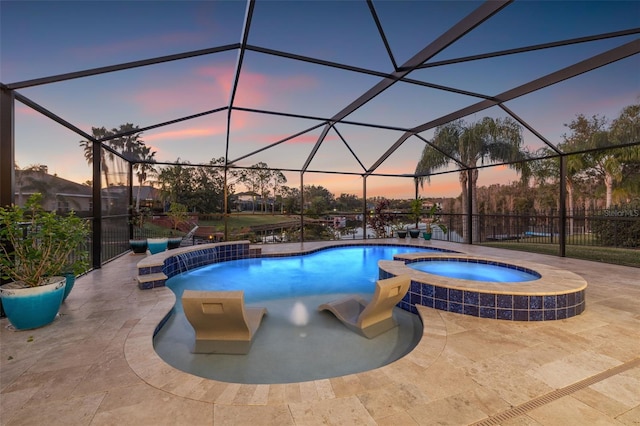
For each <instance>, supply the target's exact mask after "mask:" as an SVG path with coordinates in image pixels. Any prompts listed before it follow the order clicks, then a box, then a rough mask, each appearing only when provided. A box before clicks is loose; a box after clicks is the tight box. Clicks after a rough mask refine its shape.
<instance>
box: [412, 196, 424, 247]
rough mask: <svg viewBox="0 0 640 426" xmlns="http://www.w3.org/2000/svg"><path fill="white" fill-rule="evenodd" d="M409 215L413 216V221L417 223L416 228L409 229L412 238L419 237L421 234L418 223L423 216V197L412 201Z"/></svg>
mask: <svg viewBox="0 0 640 426" xmlns="http://www.w3.org/2000/svg"><path fill="white" fill-rule="evenodd" d="M409 217H410V218H411V221H412V222H414V223H415V228H412V229H409V235H410V236H411V238H418V236H420V229H418V223H419V222H420V218H422V198H420V197H418V198H416V199H415V200H412V201H411V210H410V211H409Z"/></svg>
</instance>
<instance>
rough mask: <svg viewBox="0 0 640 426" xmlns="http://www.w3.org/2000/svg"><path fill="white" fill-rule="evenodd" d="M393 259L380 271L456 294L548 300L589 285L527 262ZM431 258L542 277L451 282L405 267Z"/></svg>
mask: <svg viewBox="0 0 640 426" xmlns="http://www.w3.org/2000/svg"><path fill="white" fill-rule="evenodd" d="M394 258H395V259H397V260H381V261H380V262H378V265H379V266H380V267H382V266H384V268H385V270H386V271H388V272H391V273H393V274H394V275H400V274H406V275H409V276H410V277H411V279H412V280H416V281H420V282H427V283H431V284H435V285H439V286H446V287H448V288H453V289H457V290H473V291H478V292H485V293H494V294H523V295H525V294H526V295H529V296H531V295H534V296H547V295H557V294H566V293H571V292H576V291H580V290H584V289H586V288H587V281H586V280H585V279H584V278H582V277H581V276H580V275H578V274H576V273H574V272H571V271H567V270H563V269H559V268H555V267H552V266H547V265H542V264H540V263H534V262H528V261H521V260H518V261H514V260H509V261H508V262H503V261H499V260H497V259H494V258H490V257H485V256H474V255H470V254H465V253H445V254H437V253H435V254H434V253H428V254H425V253H405V254H399V255H396V256H394ZM428 258H456V259H473V260H477V261H484V262H486V263H488V264H495V263H498V264H507V265H515V266H519V267H521V268H525V269H529V270H532V271H535V272H537V273H538V274H540V278H539V279H537V280H533V281H526V282H522V283H517V282H513V283H493V282H481V281H469V280H462V279H456V278H448V277H443V276H439V275H434V274H430V273H428V272H423V271H418V270H416V269H413V268H411V267H409V266H407V265H406V263H412V262H418V261H420V260H422V259H428ZM505 285H508V286H509V289H508V291H507V290H504V286H505ZM532 287H544V290H540V291H533V290H532Z"/></svg>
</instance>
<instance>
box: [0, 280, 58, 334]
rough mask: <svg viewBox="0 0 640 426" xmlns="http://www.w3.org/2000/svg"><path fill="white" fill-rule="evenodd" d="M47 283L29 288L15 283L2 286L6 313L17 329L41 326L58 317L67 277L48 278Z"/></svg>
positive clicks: (0, 288) (1, 291) (0, 293)
mask: <svg viewBox="0 0 640 426" xmlns="http://www.w3.org/2000/svg"><path fill="white" fill-rule="evenodd" d="M47 283H48V284H45V285H41V286H38V287H27V288H20V287H19V286H16V284H15V283H9V284H5V285H3V286H2V287H0V296H2V306H3V307H4V311H5V314H6V315H7V318H8V319H9V322H10V323H11V324H12V325H13V326H14V327H15V328H16V329H17V330H30V329H32V328H39V327H42V326H45V325H47V324H49V323H51V322H53V320H54V319H55V318H56V315H57V314H58V311H59V310H60V305H61V304H62V298H63V297H64V288H65V286H66V278H65V277H51V278H47Z"/></svg>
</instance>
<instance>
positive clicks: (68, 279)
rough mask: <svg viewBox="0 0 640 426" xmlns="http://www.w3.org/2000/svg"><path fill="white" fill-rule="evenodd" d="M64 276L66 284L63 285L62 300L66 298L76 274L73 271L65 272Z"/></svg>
mask: <svg viewBox="0 0 640 426" xmlns="http://www.w3.org/2000/svg"><path fill="white" fill-rule="evenodd" d="M64 277H65V279H66V284H65V286H64V297H62V302H64V301H65V300H67V296H69V293H71V289H72V288H73V285H74V284H75V283H76V276H75V274H74V273H73V272H65V273H64Z"/></svg>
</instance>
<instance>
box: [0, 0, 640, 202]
mask: <svg viewBox="0 0 640 426" xmlns="http://www.w3.org/2000/svg"><path fill="white" fill-rule="evenodd" d="M373 5H374V7H375V10H376V12H377V14H378V17H379V19H380V23H381V25H382V28H383V29H384V32H385V35H386V36H387V38H388V41H389V44H390V48H391V51H392V53H393V56H394V59H395V61H396V63H397V64H399V65H400V64H402V63H404V62H405V61H407V60H408V59H409V58H411V57H412V56H413V55H414V54H416V53H417V52H419V51H420V50H422V49H423V48H424V47H425V46H427V45H428V44H429V43H431V42H432V41H433V40H435V39H437V37H439V36H441V35H442V34H443V33H444V32H445V31H446V30H447V29H449V28H450V27H451V26H452V25H454V24H455V23H457V22H458V21H460V20H461V19H462V18H464V17H465V16H466V15H468V14H469V13H471V12H472V11H473V10H474V9H476V8H477V7H478V6H480V5H481V2H476V1H442V2H440V1H374V2H373ZM245 11H246V3H245V2H244V1H182V2H178V1H171V2H160V1H107V2H102V1H7V0H2V1H1V2H0V40H1V41H0V81H1V82H2V83H3V84H11V83H17V82H21V81H26V80H30V79H35V78H41V77H47V76H52V75H56V74H61V73H67V72H73V71H79V70H86V69H91V68H95V67H101V66H107V65H113V64H119V63H124V62H129V61H136V60H141V59H147V58H153V57H157V56H163V55H169V54H175V53H181V52H185V51H191V50H197V49H205V48H211V47H218V46H224V45H228V44H233V43H239V42H240V41H241V37H242V31H243V21H244V16H245ZM638 27H640V2H638V1H515V2H514V3H512V4H510V5H508V6H507V7H506V8H504V9H503V10H501V11H500V12H498V13H497V14H496V15H495V16H493V17H491V18H490V19H489V20H487V21H486V22H484V23H482V24H481V25H480V26H478V27H477V28H476V29H474V30H472V31H471V32H470V33H468V34H467V35H465V36H464V37H462V38H461V39H459V40H458V41H456V42H455V43H453V44H452V45H451V46H450V47H449V48H447V49H445V50H444V51H442V52H440V53H439V54H437V55H436V56H435V57H434V58H432V59H431V60H430V62H433V61H440V60H444V59H452V58H457V57H463V56H468V55H476V54H482V53H488V52H494V51H500V50H505V49H513V48H518V47H524V46H529V45H535V44H540V43H549V42H553V41H558V40H565V39H571V38H577V37H585V36H591V35H597V34H602V33H607V32H613V31H621V30H630V29H634V28H638ZM637 38H638V34H634V35H629V36H625V37H617V38H612V39H607V40H601V41H597V42H590V43H582V44H578V45H572V46H566V47H559V48H554V49H545V50H537V51H533V52H528V53H524V54H519V55H507V56H500V57H496V58H492V59H484V60H479V61H469V62H464V63H460V64H455V65H447V66H439V67H432V68H426V69H422V70H417V71H415V72H413V73H411V74H410V75H409V77H410V78H412V79H415V80H420V81H425V82H429V83H433V84H437V85H441V86H447V87H453V88H457V89H462V90H464V91H467V92H472V93H476V94H482V95H489V96H492V95H497V94H499V93H501V92H504V91H506V90H508V89H511V88H513V87H516V86H519V85H521V84H525V83H527V82H529V81H532V80H534V79H536V78H539V77H542V76H544V75H546V74H549V73H551V72H554V71H557V70H559V69H561V68H564V67H567V66H569V65H571V64H573V63H576V62H578V61H581V60H584V59H587V58H589V57H591V56H594V55H596V54H599V53H602V52H605V51H607V50H609V49H612V48H614V47H617V46H620V45H622V44H625V43H628V42H630V41H632V40H635V39H637ZM248 44H249V45H251V46H256V47H260V48H266V49H272V50H277V51H282V52H287V53H293V54H297V55H302V56H307V57H314V58H319V59H321V60H324V61H330V62H337V63H341V64H346V65H349V66H354V67H359V68H364V69H368V70H373V71H377V72H384V73H390V72H392V71H393V65H392V62H391V60H390V58H389V55H388V53H387V51H386V49H385V46H384V44H383V42H382V40H381V37H380V35H379V33H378V31H377V29H376V25H375V22H374V20H373V18H372V16H371V12H370V10H369V8H368V6H367V3H366V2H365V1H364V0H362V1H356V0H353V1H260V0H259V1H257V2H256V5H255V10H254V15H253V20H252V22H251V27H250V32H249V36H248ZM237 59H238V50H229V51H225V52H220V53H216V54H212V55H206V56H200V57H196V58H191V59H186V60H182V61H175V62H168V63H164V64H160V65H154V66H152V67H144V68H136V69H131V70H126V71H119V72H114V73H107V74H101V75H98V76H93V77H86V78H81V79H77V80H70V81H64V82H58V83H54V84H50V85H41V86H34V87H28V88H23V89H20V90H18V92H19V93H20V94H22V95H24V96H26V97H28V98H29V99H31V100H32V101H34V102H36V103H38V104H40V105H41V106H43V107H45V108H47V109H48V110H50V111H52V112H53V113H55V114H57V115H59V116H61V117H62V118H64V119H65V120H67V121H69V122H71V123H72V124H73V125H75V126H77V127H79V128H80V129H82V130H84V131H85V132H87V133H91V127H92V126H94V127H101V126H105V127H107V128H114V127H118V126H120V125H121V124H124V123H133V124H135V125H138V126H140V127H146V126H150V125H154V124H157V123H162V122H166V121H170V120H174V119H177V118H181V117H185V116H189V115H192V114H198V113H201V112H204V111H209V110H214V109H217V108H222V107H226V106H228V105H229V100H230V96H231V85H232V82H233V77H234V74H235V69H236V63H237ZM380 80H381V78H380V77H376V76H372V75H366V74H362V73H356V72H353V71H348V70H339V69H336V68H331V67H326V66H321V65H317V64H309V63H306V62H302V61H296V60H292V59H287V58H282V57H277V56H271V55H266V54H264V53H261V52H255V51H247V52H246V55H245V57H244V62H243V67H242V72H241V75H240V80H239V86H238V90H237V93H236V96H235V99H234V106H236V107H242V108H250V109H259V110H270V111H277V112H283V113H290V114H299V115H304V116H308V117H313V118H315V119H300V118H290V117H279V116H275V115H267V114H258V113H253V112H242V111H234V112H233V114H232V116H231V121H230V136H229V141H230V144H229V152H228V157H229V159H230V160H237V162H236V164H237V165H240V166H250V165H253V164H256V163H258V162H265V163H267V164H268V165H269V166H270V167H275V168H282V169H300V168H301V167H302V166H303V165H304V163H305V161H306V160H307V158H308V156H309V153H310V152H311V150H312V148H313V146H314V144H315V143H316V141H317V140H318V136H319V135H320V133H321V131H322V128H323V127H322V126H320V127H318V128H316V129H315V130H311V131H309V132H307V133H304V134H303V135H301V136H299V137H296V138H294V139H292V140H290V141H287V142H286V143H282V144H280V145H278V146H275V147H273V148H271V149H268V150H264V151H261V152H258V153H256V154H254V155H248V154H251V153H253V152H255V151H258V150H260V149H262V148H264V147H266V146H268V145H270V144H273V143H275V142H278V141H280V140H282V139H284V138H286V137H289V136H291V135H294V134H296V133H299V132H302V131H305V130H307V129H310V128H312V127H313V126H317V125H319V124H321V123H322V119H328V118H331V117H332V116H334V115H335V114H336V113H338V112H339V111H340V110H342V109H343V108H345V107H346V106H347V105H349V104H350V103H351V102H353V101H354V100H356V99H357V98H358V97H359V96H360V95H362V94H363V93H364V92H366V91H367V90H369V89H370V88H372V87H374V86H375V85H376V84H377V83H378V82H379V81H380ZM479 100H480V99H479V98H477V97H474V96H467V95H463V94H456V93H451V92H447V91H442V90H437V89H434V88H427V87H424V86H419V85H415V84H409V83H396V84H394V85H393V86H391V88H389V89H387V90H386V91H385V92H383V93H382V94H381V95H379V96H378V97H376V98H375V99H373V100H372V101H370V102H368V103H366V104H365V105H364V106H363V107H361V108H359V109H358V110H356V111H355V112H354V113H352V114H351V115H349V116H348V117H347V120H348V121H351V122H356V123H373V124H376V125H382V126H388V127H394V128H401V129H407V128H412V127H414V126H417V125H420V124H423V123H425V122H429V121H431V120H433V119H434V118H437V117H440V116H442V115H445V114H448V113H450V112H453V111H456V110H459V109H461V108H464V107H466V106H468V105H472V104H475V103H476V102H478V101H479ZM638 102H640V55H638V54H636V55H634V56H632V57H630V58H627V59H624V60H621V61H619V62H616V63H613V64H610V65H607V66H605V67H602V68H599V69H597V70H594V71H592V72H589V73H586V74H583V75H580V76H578V77H576V78H573V79H570V80H567V81H564V82H561V83H559V84H556V85H553V86H551V87H548V88H545V89H542V90H540V91H538V92H535V93H532V94H530V95H526V96H523V97H521V98H517V99H514V100H512V101H510V102H507V103H506V104H505V105H506V106H507V107H508V108H509V109H510V110H512V111H514V112H515V113H516V114H518V115H519V116H520V117H522V118H523V119H524V120H525V121H527V122H528V123H529V124H531V125H532V126H533V127H534V128H535V129H536V130H537V131H539V132H540V133H541V134H542V135H543V136H544V137H545V138H547V139H548V140H550V141H551V142H552V143H559V142H561V138H562V134H563V133H566V132H567V128H566V127H565V124H568V123H569V122H570V121H571V120H573V119H574V118H575V117H576V115H577V114H584V115H586V116H592V115H594V114H598V115H601V116H605V117H607V118H609V119H613V118H615V117H616V116H617V115H618V114H619V113H620V111H621V110H622V108H624V107H625V106H627V105H631V104H633V103H638ZM484 116H492V117H504V116H505V113H504V112H503V111H502V110H501V109H499V108H497V107H493V108H489V109H487V110H484V111H481V112H479V113H477V114H474V115H473V116H469V117H466V118H465V120H466V121H468V122H473V121H477V120H480V119H481V118H482V117H484ZM336 129H337V132H336V131H330V132H329V134H328V136H327V138H326V140H325V142H324V143H323V145H322V146H321V147H320V149H319V150H318V152H317V155H316V156H315V158H314V159H313V160H312V161H311V163H310V165H309V170H311V171H314V170H326V171H333V172H354V173H362V172H363V168H362V166H361V165H360V163H362V165H363V166H364V168H365V169H366V168H368V167H370V166H371V165H372V164H373V163H375V162H376V160H377V159H378V158H379V157H380V156H381V155H382V154H383V153H384V152H385V151H386V150H387V149H388V147H389V146H391V145H392V144H393V143H394V142H395V141H396V140H397V139H398V138H399V137H400V136H401V135H402V134H403V131H401V130H391V129H380V128H372V127H366V126H357V125H352V124H338V125H337V126H336ZM338 132H339V133H338ZM421 136H422V137H424V138H426V139H430V138H431V137H432V136H433V131H432V130H429V131H426V132H424V133H423V134H421ZM15 137H16V162H17V163H18V165H19V166H21V167H25V166H28V165H31V164H46V165H47V166H48V167H49V172H50V173H57V174H58V175H60V176H62V177H65V178H68V179H71V180H75V181H78V182H84V181H86V180H88V179H90V178H91V169H90V167H89V166H88V165H87V162H86V160H85V159H84V156H83V151H82V149H81V148H80V146H79V141H80V140H81V139H82V137H80V136H79V135H77V134H75V133H73V132H71V131H70V130H68V129H66V128H64V127H62V126H60V125H58V124H56V123H54V122H52V121H51V120H49V119H48V118H46V117H44V116H42V115H41V114H39V113H37V112H34V111H33V110H31V109H30V108H28V107H26V106H25V105H23V104H21V103H19V102H17V103H16V132H15ZM341 137H342V138H344V139H345V141H346V143H347V144H348V146H349V148H351V150H353V152H354V153H355V155H356V157H357V158H356V157H354V155H353V154H352V153H351V152H350V150H349V148H347V146H346V145H345V143H344V142H343V141H342V139H341ZM524 137H525V144H526V145H527V146H528V147H529V148H530V149H531V150H535V149H537V148H540V147H542V146H543V143H542V142H541V141H540V140H538V138H536V137H535V136H534V135H533V134H531V133H529V132H528V131H525V132H524ZM226 138H227V112H226V111H222V112H218V113H215V114H209V115H205V116H203V117H201V118H197V119H194V120H189V121H185V122H182V123H180V124H175V125H171V126H166V127H161V128H158V129H154V130H151V131H147V132H144V133H143V135H142V140H144V141H145V142H146V144H147V145H149V146H151V147H152V149H153V150H154V151H156V152H157V154H156V160H158V161H160V162H163V161H167V162H171V161H175V160H177V159H178V158H179V159H180V160H181V161H189V162H191V163H194V164H197V163H206V162H208V161H209V160H210V159H212V158H218V157H222V156H224V155H225V147H226ZM423 147H424V142H423V141H421V140H420V139H418V138H415V137H413V138H409V139H408V140H407V141H406V142H405V143H404V144H403V145H402V146H401V147H400V148H399V149H398V150H397V151H396V152H395V153H393V155H391V156H390V158H389V159H388V160H387V161H385V162H384V163H383V164H382V165H381V166H380V168H379V169H378V170H377V172H378V173H382V174H393V175H396V174H411V173H413V171H414V170H415V166H416V163H417V161H418V158H419V156H420V153H421V151H422V148H423ZM245 156H246V158H245ZM451 169H452V170H453V166H451ZM286 175H287V177H288V179H289V181H288V183H287V185H289V186H294V187H297V186H299V184H300V174H299V173H298V172H292V173H287V174H286ZM515 179H517V177H516V175H515V174H514V173H513V172H512V171H511V170H510V169H508V168H506V167H498V168H492V169H491V170H489V169H485V170H483V171H481V173H480V182H479V183H480V185H488V184H491V183H496V182H502V183H509V182H510V181H512V180H515ZM304 184H308V185H310V184H314V185H322V186H324V187H326V188H328V189H329V190H330V191H331V192H333V193H334V194H335V195H336V196H338V195H340V194H341V193H349V194H356V195H359V196H361V195H362V194H361V193H362V185H363V183H362V178H361V177H360V176H358V175H338V174H323V173H313V172H310V173H306V174H305V175H304ZM459 192H460V187H459V184H458V176H457V174H455V173H452V174H447V175H438V176H434V177H433V178H432V181H431V185H430V186H428V187H426V188H425V191H424V192H423V196H456V195H458V194H459ZM367 195H368V196H375V195H384V196H387V197H397V198H409V197H411V196H412V195H413V189H412V184H411V181H410V180H409V179H406V178H381V177H371V178H369V179H368V180H367Z"/></svg>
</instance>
